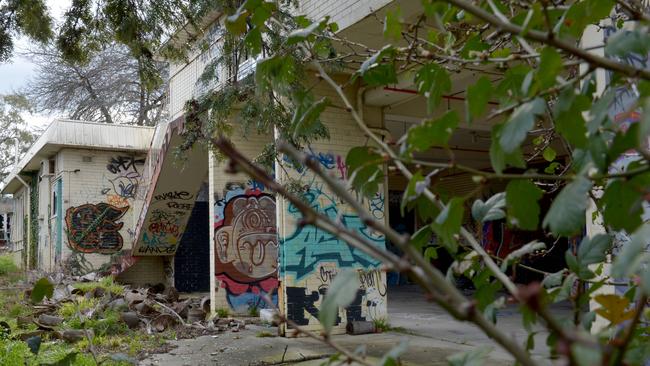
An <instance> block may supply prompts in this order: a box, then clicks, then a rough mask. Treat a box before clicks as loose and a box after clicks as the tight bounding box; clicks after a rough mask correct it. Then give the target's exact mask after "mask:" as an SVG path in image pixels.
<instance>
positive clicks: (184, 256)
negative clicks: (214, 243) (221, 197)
mask: <svg viewBox="0 0 650 366" xmlns="http://www.w3.org/2000/svg"><path fill="white" fill-rule="evenodd" d="M209 215H210V214H209V206H208V202H205V201H197V202H195V204H194V209H193V210H192V214H191V216H190V220H189V221H188V223H187V227H186V229H185V233H183V236H182V237H181V243H180V245H179V246H178V250H177V251H176V257H175V258H174V282H175V284H174V285H175V286H176V289H177V290H178V291H180V292H205V291H209V290H210V216H209Z"/></svg>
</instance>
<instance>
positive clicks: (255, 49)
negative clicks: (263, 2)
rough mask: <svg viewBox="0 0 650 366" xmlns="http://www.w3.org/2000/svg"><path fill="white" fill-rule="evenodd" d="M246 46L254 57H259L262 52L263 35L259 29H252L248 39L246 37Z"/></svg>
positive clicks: (247, 36)
mask: <svg viewBox="0 0 650 366" xmlns="http://www.w3.org/2000/svg"><path fill="white" fill-rule="evenodd" d="M244 44H245V45H246V47H248V49H249V50H250V51H251V54H252V55H253V56H257V55H259V54H260V53H261V52H262V33H261V32H260V29H259V28H258V27H255V28H253V29H251V30H250V31H249V32H248V34H246V37H244Z"/></svg>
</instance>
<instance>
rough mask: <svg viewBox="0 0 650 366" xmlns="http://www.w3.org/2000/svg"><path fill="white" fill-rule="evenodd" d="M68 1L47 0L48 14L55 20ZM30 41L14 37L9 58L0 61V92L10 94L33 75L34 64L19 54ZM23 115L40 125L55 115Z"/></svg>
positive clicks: (30, 121)
mask: <svg viewBox="0 0 650 366" xmlns="http://www.w3.org/2000/svg"><path fill="white" fill-rule="evenodd" d="M70 3H71V0H47V6H48V8H49V9H50V14H51V15H52V16H53V17H54V19H55V20H59V19H61V18H62V17H63V14H64V13H65V10H66V9H67V8H68V7H69V6H70ZM30 43H31V41H30V40H29V39H27V38H25V37H20V38H18V39H14V44H15V47H14V52H13V56H12V58H11V60H9V61H8V62H4V63H0V94H10V93H14V92H17V91H20V89H22V88H23V87H25V86H26V85H27V83H28V82H29V80H30V79H31V78H33V77H34V76H35V75H34V74H35V73H36V66H35V65H34V64H33V63H32V62H31V61H30V60H29V59H28V58H26V57H24V56H22V55H21V52H24V51H25V50H26V49H27V48H28V47H29V45H30ZM23 117H24V118H25V120H27V121H28V123H29V124H30V125H32V126H35V127H42V126H43V125H45V124H47V123H48V122H49V121H51V120H52V118H54V117H55V116H51V115H45V114H36V115H26V116H23Z"/></svg>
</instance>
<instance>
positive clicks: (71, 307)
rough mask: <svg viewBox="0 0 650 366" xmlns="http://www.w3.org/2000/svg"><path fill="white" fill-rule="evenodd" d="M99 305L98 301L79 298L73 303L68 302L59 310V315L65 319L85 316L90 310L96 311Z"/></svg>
mask: <svg viewBox="0 0 650 366" xmlns="http://www.w3.org/2000/svg"><path fill="white" fill-rule="evenodd" d="M98 304H99V300H98V299H87V298H85V297H78V298H77V299H76V300H75V301H73V302H66V303H64V304H63V305H61V307H60V308H59V311H58V312H59V315H60V316H62V317H64V318H71V317H73V316H77V315H78V314H83V313H84V312H87V311H88V310H90V309H94V308H95V307H96V306H97V305H98Z"/></svg>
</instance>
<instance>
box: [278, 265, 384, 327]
mask: <svg viewBox="0 0 650 366" xmlns="http://www.w3.org/2000/svg"><path fill="white" fill-rule="evenodd" d="M338 271H339V268H338V267H336V266H325V265H323V266H320V269H319V271H318V272H319V275H318V279H319V280H320V283H321V284H320V285H318V286H315V287H312V288H306V287H291V286H288V287H287V315H288V317H289V319H291V320H293V321H294V322H295V323H296V324H298V325H309V324H310V323H311V322H314V323H318V308H319V307H320V305H321V301H322V300H323V296H325V294H326V293H327V290H328V288H329V285H330V283H331V282H332V280H333V279H334V277H336V274H337V273H338ZM359 282H360V284H361V286H360V287H359V289H358V290H357V295H356V297H355V298H354V301H352V303H351V304H350V305H349V306H348V307H346V308H345V309H340V312H339V316H337V319H336V322H335V325H339V324H340V323H341V321H342V319H343V318H345V321H346V322H350V321H372V320H374V319H379V318H381V317H384V316H386V301H385V299H386V293H387V289H386V284H385V281H383V276H382V274H381V272H380V271H378V270H370V271H364V270H359ZM341 312H343V317H341Z"/></svg>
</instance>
